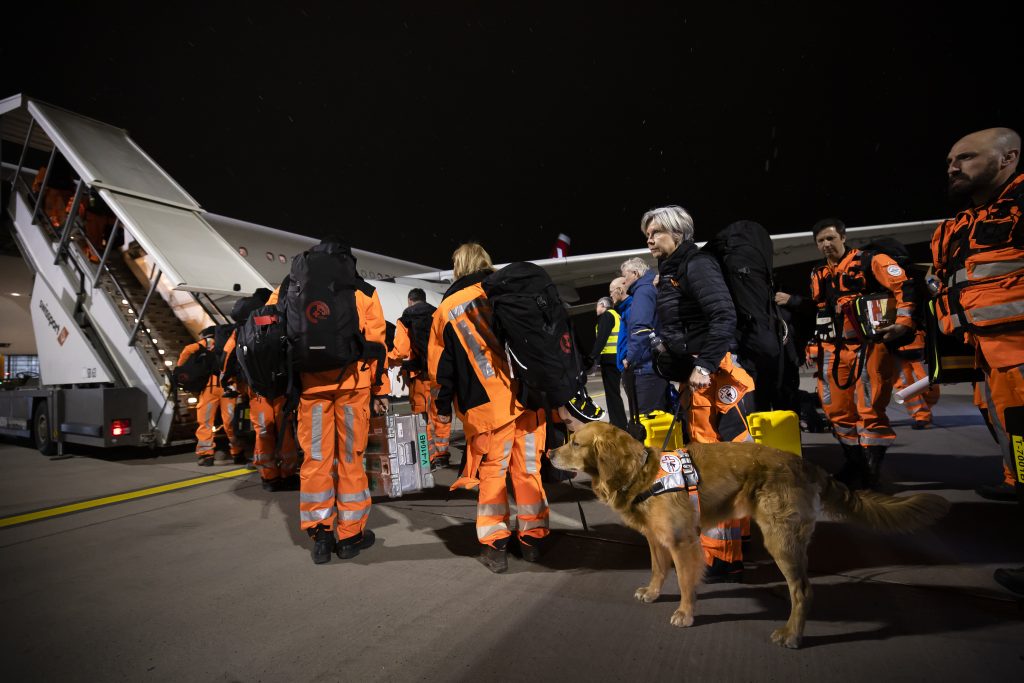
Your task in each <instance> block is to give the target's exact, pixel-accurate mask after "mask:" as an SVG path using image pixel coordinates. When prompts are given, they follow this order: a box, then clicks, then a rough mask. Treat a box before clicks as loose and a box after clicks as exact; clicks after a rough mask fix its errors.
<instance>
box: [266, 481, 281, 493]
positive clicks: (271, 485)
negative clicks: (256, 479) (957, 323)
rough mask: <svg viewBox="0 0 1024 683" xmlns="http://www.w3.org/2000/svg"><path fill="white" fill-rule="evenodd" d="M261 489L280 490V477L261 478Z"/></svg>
mask: <svg viewBox="0 0 1024 683" xmlns="http://www.w3.org/2000/svg"><path fill="white" fill-rule="evenodd" d="M263 490H264V491H269V492H270V493H274V492H275V491H280V490H281V479H280V478H274V479H264V480H263Z"/></svg>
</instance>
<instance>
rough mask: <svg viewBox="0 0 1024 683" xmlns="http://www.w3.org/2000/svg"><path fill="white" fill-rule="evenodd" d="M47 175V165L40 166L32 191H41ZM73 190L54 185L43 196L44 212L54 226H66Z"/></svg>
mask: <svg viewBox="0 0 1024 683" xmlns="http://www.w3.org/2000/svg"><path fill="white" fill-rule="evenodd" d="M45 176H46V167H45V166H40V168H39V171H38V172H37V173H36V177H35V179H34V180H33V181H32V191H33V192H39V190H40V189H42V187H43V178H44V177H45ZM72 194H73V193H71V192H67V191H66V190H58V189H56V188H53V187H47V188H46V193H45V194H44V196H43V207H42V209H43V213H44V214H46V217H47V219H49V221H50V225H51V226H53V227H54V228H58V229H60V228H62V227H64V221H66V220H67V217H68V209H67V207H68V202H69V201H70V200H71V199H72Z"/></svg>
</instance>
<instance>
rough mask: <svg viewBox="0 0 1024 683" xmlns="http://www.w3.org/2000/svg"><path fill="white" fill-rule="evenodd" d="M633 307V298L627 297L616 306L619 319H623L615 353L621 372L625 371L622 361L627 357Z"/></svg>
mask: <svg viewBox="0 0 1024 683" xmlns="http://www.w3.org/2000/svg"><path fill="white" fill-rule="evenodd" d="M632 305H633V297H631V296H627V297H626V298H625V299H623V300H622V301H620V302H619V303H617V304H615V310H616V311H618V312H619V317H620V318H622V322H621V323H620V324H619V341H618V346H617V347H616V353H615V364H616V365H618V366H619V372H622V371H623V370H625V368H624V367H622V360H623V359H624V358H625V357H626V342H627V340H628V339H629V335H628V334H627V331H628V330H629V309H630V307H631V306H632Z"/></svg>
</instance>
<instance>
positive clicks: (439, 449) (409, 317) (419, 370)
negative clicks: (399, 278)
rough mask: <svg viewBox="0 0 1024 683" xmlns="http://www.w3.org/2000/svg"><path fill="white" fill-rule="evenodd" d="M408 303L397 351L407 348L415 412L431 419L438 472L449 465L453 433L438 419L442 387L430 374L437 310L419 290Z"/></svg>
mask: <svg viewBox="0 0 1024 683" xmlns="http://www.w3.org/2000/svg"><path fill="white" fill-rule="evenodd" d="M408 303H409V306H408V308H406V309H405V311H403V312H402V316H401V317H400V318H399V319H398V323H397V326H396V329H395V349H396V350H399V349H404V351H401V352H400V353H401V354H402V355H401V358H400V359H399V360H400V362H401V365H402V373H403V375H404V376H405V378H406V384H407V385H408V387H409V404H410V406H411V408H412V412H414V413H422V414H423V415H424V417H426V420H427V448H428V451H429V453H430V468H431V469H432V470H434V469H439V468H442V467H447V466H448V463H449V461H450V455H449V454H448V442H449V439H450V437H451V433H452V424H451V422H441V421H439V420H438V419H437V393H438V391H439V390H440V387H439V386H438V384H437V383H436V382H434V381H433V380H432V379H430V375H429V373H427V353H428V351H427V349H428V346H429V342H430V327H431V325H432V323H433V318H434V311H436V310H437V308H435V307H434V306H431V305H430V304H428V303H427V294H426V292H424V291H423V290H422V289H420V288H419V287H416V288H414V289H411V290H409V298H408ZM403 339H404V341H403Z"/></svg>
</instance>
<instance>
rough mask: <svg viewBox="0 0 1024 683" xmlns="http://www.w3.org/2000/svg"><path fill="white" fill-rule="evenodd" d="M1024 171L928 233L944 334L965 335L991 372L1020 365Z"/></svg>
mask: <svg viewBox="0 0 1024 683" xmlns="http://www.w3.org/2000/svg"><path fill="white" fill-rule="evenodd" d="M1022 213H1024V173H1021V174H1018V175H1016V176H1015V177H1014V178H1012V179H1011V180H1010V181H1009V182H1008V183H1007V185H1006V187H1005V188H1003V190H1002V192H1000V194H999V195H998V196H997V197H996V199H995V200H993V201H992V202H990V203H989V204H986V205H984V206H977V207H974V208H970V209H967V210H966V211H961V212H960V213H958V214H957V215H956V216H954V217H953V218H950V219H949V220H946V221H943V222H942V223H941V224H939V226H938V228H936V230H935V233H934V234H933V235H932V243H931V249H932V261H933V265H934V267H935V275H936V277H937V278H938V279H939V280H940V285H939V294H938V296H937V298H936V301H935V311H936V314H937V316H938V319H939V328H940V330H941V331H942V332H944V333H946V334H957V333H966V334H967V338H968V341H969V342H970V343H971V344H973V345H974V346H975V347H976V348H977V349H978V350H979V351H980V353H981V356H982V357H983V358H984V363H985V364H986V365H988V366H989V367H992V368H1009V367H1013V366H1017V365H1021V364H1024V217H1022Z"/></svg>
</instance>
